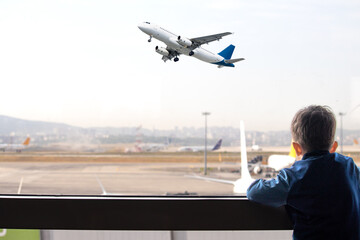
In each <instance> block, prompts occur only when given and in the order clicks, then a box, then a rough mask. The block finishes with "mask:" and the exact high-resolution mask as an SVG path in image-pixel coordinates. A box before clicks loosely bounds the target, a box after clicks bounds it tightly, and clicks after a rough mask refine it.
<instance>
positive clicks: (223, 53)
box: [218, 44, 235, 59]
mask: <svg viewBox="0 0 360 240" xmlns="http://www.w3.org/2000/svg"><path fill="white" fill-rule="evenodd" d="M234 49H235V46H234V45H232V44H230V45H229V46H228V47H227V48H225V49H224V50H222V51H221V52H219V53H218V54H219V55H220V56H222V57H223V58H225V59H231V56H232V54H233V52H234Z"/></svg>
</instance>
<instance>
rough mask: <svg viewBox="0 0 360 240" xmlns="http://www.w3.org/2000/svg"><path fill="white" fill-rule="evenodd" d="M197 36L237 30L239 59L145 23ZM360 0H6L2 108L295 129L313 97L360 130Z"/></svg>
mask: <svg viewBox="0 0 360 240" xmlns="http://www.w3.org/2000/svg"><path fill="white" fill-rule="evenodd" d="M144 21H149V22H151V23H155V24H157V25H159V26H162V27H163V28H165V29H168V30H170V31H171V32H173V33H176V34H178V35H181V36H186V37H188V38H194V37H200V36H205V35H211V34H216V33H221V32H227V31H229V32H233V33H234V34H232V35H230V36H226V37H224V38H223V39H222V40H221V41H216V42H213V43H210V44H208V45H204V46H203V47H204V48H205V49H207V50H210V51H212V52H214V53H218V52H220V51H221V50H223V49H224V48H226V47H227V46H228V45H229V44H233V45H235V46H236V48H235V51H234V54H233V58H240V57H243V58H245V59H246V60H245V61H241V62H238V63H236V67H235V68H221V69H219V68H217V67H216V66H214V65H211V64H208V63H205V62H202V61H199V60H197V59H195V58H191V57H188V56H180V61H179V62H176V63H175V62H172V61H171V62H170V61H168V62H166V63H164V62H163V61H162V60H161V55H159V54H157V53H156V52H155V46H165V44H164V43H162V42H159V41H157V40H155V39H153V41H152V42H151V43H148V42H147V40H148V36H147V35H145V34H144V33H143V32H141V31H140V30H139V29H138V27H137V25H138V24H139V23H141V22H144ZM359 26H360V2H359V1H355V0H329V1H319V0H311V1H310V0H302V1H286V0H274V1H267V0H253V1H249V0H248V1H244V0H239V1H235V0H223V1H209V0H204V1H187V0H183V1H181V2H174V1H160V0H158V1H156V0H155V1H140V0H132V1H97V0H93V1H91V0H90V1H89V0H86V1H85V0H84V1H82V0H79V1H78V0H71V1H66V0H65V1H45V0H44V1H43V0H33V1H25V0H19V1H10V0H2V1H0V83H1V85H0V115H7V116H11V117H17V118H22V119H28V120H40V121H52V122H61V123H67V124H71V125H75V126H80V127H123V126H130V127H134V126H138V125H142V126H143V127H145V128H152V129H172V128H174V127H202V126H203V125H204V117H203V116H202V114H201V113H202V112H204V111H207V112H211V115H210V116H209V117H208V125H209V126H233V127H238V126H239V122H240V120H244V121H245V125H246V128H247V129H250V130H258V131H271V130H288V129H289V125H290V121H291V119H292V117H293V115H294V114H295V112H296V111H297V110H298V109H300V108H303V107H305V106H307V105H310V104H320V105H328V106H330V107H331V108H332V109H333V110H334V112H335V113H336V114H337V116H338V113H339V112H344V113H349V114H347V115H345V116H344V119H343V120H344V128H345V129H360V107H358V108H357V106H359V104H360V95H359V90H360V66H359V63H360V61H359V56H360V28H359Z"/></svg>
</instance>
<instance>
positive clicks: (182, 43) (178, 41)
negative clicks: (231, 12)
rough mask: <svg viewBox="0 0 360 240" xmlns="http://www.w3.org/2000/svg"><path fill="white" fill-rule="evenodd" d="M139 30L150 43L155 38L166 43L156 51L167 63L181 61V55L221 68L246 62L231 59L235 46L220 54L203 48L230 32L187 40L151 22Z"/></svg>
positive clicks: (145, 23) (140, 25) (144, 24)
mask: <svg viewBox="0 0 360 240" xmlns="http://www.w3.org/2000/svg"><path fill="white" fill-rule="evenodd" d="M138 27H139V29H140V30H141V31H143V32H144V33H146V34H147V35H149V36H150V39H149V40H148V42H151V39H152V38H153V37H154V38H156V39H157V40H159V41H161V42H164V43H165V44H166V48H164V47H159V46H156V47H155V51H156V52H157V53H159V54H161V55H162V56H163V57H162V60H163V61H164V62H166V61H167V60H171V59H172V58H174V62H177V61H179V57H178V56H179V55H181V54H184V55H187V56H193V57H195V58H197V59H199V60H201V61H204V62H207V63H212V64H216V65H218V67H219V68H221V67H235V65H234V63H235V62H238V61H242V60H245V59H244V58H235V59H231V56H232V54H233V52H234V49H235V46H234V45H229V46H228V47H227V48H225V49H224V50H223V51H221V52H219V53H218V54H214V53H212V52H209V51H207V50H205V49H204V48H202V47H201V45H203V44H205V43H209V42H212V41H215V40H220V39H221V38H222V37H224V36H227V35H229V34H231V33H230V32H224V33H219V34H214V35H209V36H204V37H198V38H190V39H189V38H186V37H182V36H180V35H176V34H174V33H172V32H170V31H168V30H166V29H164V28H162V27H160V26H157V25H154V24H150V23H149V22H144V23H140V24H139V25H138Z"/></svg>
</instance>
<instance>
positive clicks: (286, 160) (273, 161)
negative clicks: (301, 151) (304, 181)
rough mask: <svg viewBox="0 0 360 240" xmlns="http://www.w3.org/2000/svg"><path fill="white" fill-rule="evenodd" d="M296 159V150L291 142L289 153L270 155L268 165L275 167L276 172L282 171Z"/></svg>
mask: <svg viewBox="0 0 360 240" xmlns="http://www.w3.org/2000/svg"><path fill="white" fill-rule="evenodd" d="M295 160H296V152H295V149H294V147H293V145H292V144H291V149H290V153H289V155H277V154H274V155H270V156H269V158H268V164H267V166H268V167H270V168H273V169H274V170H275V171H276V172H278V171H280V170H281V169H283V168H286V167H289V166H291V165H292V164H293V163H294V162H295Z"/></svg>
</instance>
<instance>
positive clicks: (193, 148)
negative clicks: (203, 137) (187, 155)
mask: <svg viewBox="0 0 360 240" xmlns="http://www.w3.org/2000/svg"><path fill="white" fill-rule="evenodd" d="M221 143H222V139H219V141H217V143H216V144H215V145H214V146H213V147H207V148H206V151H215V150H218V149H220V147H221ZM204 151H205V146H185V147H181V148H179V149H178V152H204Z"/></svg>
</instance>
